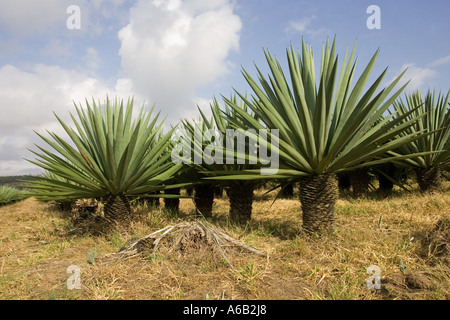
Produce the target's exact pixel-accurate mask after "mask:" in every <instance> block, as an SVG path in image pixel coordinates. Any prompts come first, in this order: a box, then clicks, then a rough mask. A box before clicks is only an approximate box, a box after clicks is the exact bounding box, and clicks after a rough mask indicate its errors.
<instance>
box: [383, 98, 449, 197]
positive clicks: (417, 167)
mask: <svg viewBox="0 0 450 320" xmlns="http://www.w3.org/2000/svg"><path fill="white" fill-rule="evenodd" d="M449 99H450V90H449V91H448V92H447V94H446V95H444V94H441V93H439V94H437V93H436V92H435V91H431V90H429V91H428V92H427V94H426V95H425V97H423V96H422V94H421V92H420V91H418V90H417V91H414V92H412V93H410V94H405V100H403V99H401V98H399V99H397V100H396V101H394V103H393V104H392V112H396V113H397V114H399V115H404V114H407V115H408V116H407V118H406V119H405V121H408V120H410V119H412V118H417V117H420V120H419V121H417V122H415V123H414V124H413V125H411V126H409V127H408V129H407V130H406V131H405V132H403V133H402V136H403V135H408V134H414V133H417V132H421V131H423V130H427V131H428V132H429V134H428V135H425V136H422V137H421V138H420V139H417V140H413V141H409V142H408V143H405V144H403V145H401V146H400V147H399V148H398V149H397V150H395V151H396V152H392V154H394V155H397V154H400V155H414V154H417V153H424V154H423V155H418V156H412V157H410V158H408V159H403V160H402V161H400V162H398V164H399V165H400V166H405V165H406V166H408V167H411V168H413V169H414V171H415V173H416V176H417V182H418V184H419V188H420V190H421V192H435V191H439V190H441V187H442V186H441V178H442V177H441V170H442V169H444V168H446V167H447V168H448V166H449V165H450V112H449V108H448V102H449ZM405 101H406V102H405Z"/></svg>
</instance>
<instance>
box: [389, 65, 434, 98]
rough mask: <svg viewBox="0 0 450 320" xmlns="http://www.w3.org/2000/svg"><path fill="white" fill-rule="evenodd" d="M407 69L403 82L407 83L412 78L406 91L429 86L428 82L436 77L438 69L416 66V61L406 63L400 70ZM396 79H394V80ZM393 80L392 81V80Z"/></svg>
mask: <svg viewBox="0 0 450 320" xmlns="http://www.w3.org/2000/svg"><path fill="white" fill-rule="evenodd" d="M405 69H408V70H407V71H406V73H405V74H404V75H403V77H402V80H401V83H402V84H405V83H406V82H407V81H408V80H410V82H409V84H408V86H407V87H406V89H405V90H406V91H409V92H410V91H414V90H418V89H424V88H425V87H426V88H427V87H429V85H427V82H428V81H430V80H431V79H433V78H434V77H436V75H437V72H436V70H433V69H430V68H422V67H418V66H416V64H414V63H407V64H404V65H403V66H402V67H401V68H400V70H401V72H402V71H403V70H405ZM393 80H394V79H392V81H393ZM392 81H391V82H392Z"/></svg>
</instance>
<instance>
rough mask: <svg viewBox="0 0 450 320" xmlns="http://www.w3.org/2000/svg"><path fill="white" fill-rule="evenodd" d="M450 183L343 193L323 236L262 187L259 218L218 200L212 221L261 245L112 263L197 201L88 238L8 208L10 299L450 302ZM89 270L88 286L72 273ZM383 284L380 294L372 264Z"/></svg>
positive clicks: (5, 262) (51, 215)
mask: <svg viewBox="0 0 450 320" xmlns="http://www.w3.org/2000/svg"><path fill="white" fill-rule="evenodd" d="M449 189H450V184H446V188H445V190H444V192H442V193H441V194H437V195H421V194H419V193H418V192H413V193H411V194H407V193H404V192H402V191H396V192H394V195H393V196H391V197H390V198H381V199H380V198H377V197H376V196H370V195H369V196H368V197H367V198H364V199H352V198H351V197H349V196H346V195H343V196H341V198H340V199H339V200H338V203H337V205H336V217H337V221H336V226H335V232H334V233H333V234H330V235H326V236H323V237H320V238H317V237H313V236H308V235H305V234H304V233H303V231H302V229H301V207H300V203H299V201H298V199H295V198H294V199H280V200H278V201H277V202H275V204H273V205H272V201H273V194H268V195H264V191H263V190H259V191H257V194H256V197H255V203H254V205H253V216H252V221H251V222H250V223H249V224H247V225H246V226H239V225H235V224H232V223H230V222H229V221H228V219H227V210H228V199H227V197H226V196H224V197H223V198H217V199H215V204H214V210H213V211H214V217H213V219H211V223H212V224H213V225H214V226H215V227H217V228H218V230H221V231H222V232H224V233H225V234H227V235H229V236H230V237H232V238H233V239H236V240H237V241H239V242H241V243H243V244H245V245H246V246H249V247H252V248H255V249H258V250H260V251H262V252H263V253H264V254H265V255H264V256H261V255H257V254H254V253H252V252H250V251H248V250H245V249H243V248H242V247H233V246H229V247H226V248H224V252H225V253H226V257H227V259H228V260H229V262H230V263H231V265H230V264H229V263H227V261H225V259H224V258H223V256H221V255H220V254H217V252H212V251H211V250H210V249H208V248H207V247H199V248H191V249H190V250H187V251H185V252H182V253H181V252H180V251H177V250H172V251H170V250H165V249H164V248H163V246H161V250H158V251H157V252H156V253H152V252H147V253H141V254H137V255H135V256H132V257H129V258H127V259H121V260H118V261H115V262H109V263H106V262H105V261H106V260H107V259H106V257H108V255H110V254H112V253H116V252H118V251H119V250H120V248H122V247H123V246H124V244H125V243H126V242H127V241H128V240H130V239H132V238H141V237H144V236H146V235H148V234H150V233H152V232H155V231H156V230H159V229H162V228H164V227H166V226H168V225H175V224H177V223H180V222H182V221H190V220H193V219H194V218H193V212H194V206H193V204H192V200H190V199H182V200H181V203H180V214H174V213H168V212H166V211H165V210H164V209H163V208H162V206H161V207H160V208H154V207H147V206H140V205H138V206H135V207H134V209H133V210H134V216H135V219H134V220H133V222H132V223H131V226H129V227H124V228H122V229H119V230H118V231H117V232H115V233H112V234H108V235H97V236H93V235H90V234H89V233H80V232H77V230H76V229H75V226H73V225H72V224H71V215H70V214H69V213H68V212H62V211H59V210H56V209H54V208H53V207H51V206H49V205H48V204H45V203H40V202H38V201H36V200H35V199H33V198H29V199H26V200H24V201H21V202H18V203H14V204H11V205H7V206H3V207H0V219H1V222H2V223H1V224H0V299H6V300H10V299H32V300H40V299H45V300H47V299H64V300H65V299H86V300H91V299H92V300H94V299H130V300H135V299H163V300H176V299H181V300H184V299H196V300H197V299H198V300H205V299H211V300H212V299H214V300H218V299H232V300H235V299H268V300H278V299H282V300H291V299H300V300H310V299H339V300H341V299H354V300H373V299H390V300H391V299H400V300H410V299H430V300H436V299H438V300H448V299H450V265H449V261H450V259H449V238H450V237H449V230H450V223H449V218H448V217H449V215H450V193H449ZM71 265H76V266H78V267H79V270H80V271H81V273H80V275H79V276H80V284H81V288H80V289H72V290H69V289H68V286H67V280H68V279H69V277H71V276H72V275H73V274H72V273H67V268H68V267H69V266H71ZM372 265H374V266H377V267H378V268H379V269H378V270H379V278H380V281H381V286H380V288H379V289H374V288H372V289H369V288H368V285H367V280H368V279H369V277H370V274H368V273H367V270H368V267H369V266H372Z"/></svg>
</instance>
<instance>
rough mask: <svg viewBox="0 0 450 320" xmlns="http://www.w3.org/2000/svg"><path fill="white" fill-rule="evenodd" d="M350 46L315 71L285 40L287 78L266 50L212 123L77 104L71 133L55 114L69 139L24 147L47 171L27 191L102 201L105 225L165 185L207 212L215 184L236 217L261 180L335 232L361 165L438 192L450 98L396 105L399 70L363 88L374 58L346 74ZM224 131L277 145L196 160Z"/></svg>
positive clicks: (214, 108)
mask: <svg viewBox="0 0 450 320" xmlns="http://www.w3.org/2000/svg"><path fill="white" fill-rule="evenodd" d="M355 48H356V43H355V46H354V47H353V49H352V50H351V51H350V52H349V50H348V49H347V51H346V52H345V55H344V58H343V60H342V61H339V60H338V56H337V54H336V42H335V40H334V41H333V43H332V44H331V45H330V44H329V41H328V40H327V42H326V45H324V46H323V48H322V55H321V61H320V70H319V73H317V72H316V70H315V61H314V58H313V50H312V48H311V47H310V46H309V45H307V44H306V43H305V42H304V41H302V47H301V50H299V51H296V50H295V49H294V47H293V46H292V45H291V47H290V48H288V49H287V50H286V54H287V63H288V70H287V71H284V70H283V69H282V67H281V64H280V63H279V61H278V60H277V59H276V58H275V57H273V56H272V55H271V53H270V52H269V51H265V52H264V53H265V57H266V60H267V63H268V67H269V70H270V72H269V75H268V76H265V75H264V74H263V72H262V71H261V70H260V69H259V68H258V67H256V70H257V79H255V78H254V77H253V76H252V75H251V74H250V73H249V72H247V70H245V69H243V70H242V73H243V76H244V78H245V80H246V81H247V83H248V85H249V86H250V88H251V95H250V96H247V95H246V94H245V95H244V94H243V93H241V92H238V91H236V92H235V93H234V94H233V95H231V96H230V97H225V96H222V99H223V103H224V104H223V106H221V105H220V103H219V102H218V101H217V99H214V101H213V103H212V104H211V113H212V117H211V118H208V117H207V116H205V113H204V112H203V111H202V110H200V115H199V118H198V119H195V120H194V119H187V120H182V121H181V123H180V124H178V126H176V127H173V128H172V130H170V131H169V132H167V133H163V130H162V122H158V116H159V114H157V115H156V116H154V115H153V108H152V110H150V112H146V111H145V110H144V108H141V110H140V113H139V114H138V116H137V117H136V118H135V119H134V120H133V116H132V111H133V100H128V103H127V104H126V106H124V105H123V101H119V100H117V99H116V100H114V101H110V100H109V99H108V100H107V101H106V103H105V104H104V105H103V107H102V106H101V105H100V103H95V101H93V102H92V103H89V102H88V101H86V108H85V109H83V108H81V106H80V107H78V106H75V107H76V115H77V117H75V116H73V115H71V116H72V120H73V122H74V125H75V128H71V127H69V126H68V125H66V124H65V123H64V122H63V121H62V120H61V119H60V118H59V117H57V119H58V120H59V122H60V124H61V125H62V127H63V128H64V130H65V131H66V132H67V134H68V136H69V138H70V141H65V140H64V139H62V138H61V137H59V136H58V135H56V134H55V133H51V132H49V135H50V137H51V138H52V139H49V138H47V137H44V136H43V135H40V134H39V136H40V137H41V138H42V139H43V141H45V142H46V143H47V144H48V146H50V147H51V148H52V150H51V151H50V149H48V148H47V149H45V148H42V147H39V146H38V149H39V150H40V152H36V151H33V152H34V153H35V155H36V156H37V159H36V160H31V162H32V163H34V164H36V165H37V166H39V167H41V168H43V169H44V170H46V172H47V173H49V174H45V175H43V176H42V177H41V178H40V179H39V180H36V181H33V182H31V183H30V184H29V188H30V189H32V191H33V195H34V196H35V197H36V198H37V199H38V200H43V201H49V200H57V201H68V200H76V199H79V198H100V197H101V198H103V199H104V200H105V206H104V214H105V218H106V219H105V220H106V221H107V222H108V224H114V223H115V222H116V221H119V220H123V219H126V218H127V217H128V216H129V215H130V214H131V209H130V202H129V198H130V197H136V196H143V197H147V196H148V197H154V196H156V195H155V193H158V192H160V191H166V192H164V193H159V194H158V195H157V196H158V197H166V198H177V197H179V195H177V194H173V192H172V194H171V193H170V192H169V190H174V189H175V190H177V189H179V188H181V187H186V186H189V185H193V186H194V189H195V195H194V198H193V199H194V203H195V204H196V207H197V211H198V212H199V213H201V214H203V215H204V216H205V217H209V216H211V214H212V203H213V197H214V193H213V190H214V188H215V187H216V186H221V187H226V188H227V190H228V191H227V193H228V196H229V199H230V217H231V218H232V219H234V220H237V221H239V222H245V221H248V220H249V219H250V218H251V210H252V202H253V190H254V188H255V187H257V186H258V185H259V184H260V183H263V182H266V181H271V180H273V181H277V183H280V184H281V186H282V187H284V186H288V185H291V184H292V183H298V185H299V189H300V196H299V198H300V199H299V200H300V203H301V208H302V221H303V228H304V230H305V231H307V232H317V233H322V232H328V231H331V230H333V224H334V221H335V215H334V207H335V203H336V200H337V198H338V184H337V179H336V175H337V174H340V173H345V172H350V173H352V174H353V175H354V176H356V175H357V174H356V173H358V172H363V173H364V171H365V169H366V168H369V167H374V166H379V165H383V164H394V165H396V166H399V167H402V166H403V167H413V168H414V169H415V170H416V172H417V178H418V182H419V186H420V188H421V190H422V191H424V192H427V191H428V190H436V189H439V170H441V169H442V168H448V166H449V162H450V151H449V149H450V148H449V147H450V145H449V143H450V139H449V135H450V116H449V112H448V107H447V105H448V102H449V95H450V91H449V93H448V94H447V95H446V96H444V95H441V94H439V95H436V94H435V93H434V92H431V91H429V92H428V93H427V94H426V96H425V99H423V98H422V96H421V94H420V93H419V92H418V91H417V92H414V93H411V94H409V95H405V98H406V102H404V100H402V98H401V97H400V95H401V93H402V92H403V90H404V89H405V87H406V86H407V83H406V84H405V85H403V86H401V87H400V88H398V84H399V82H400V79H401V78H402V76H403V74H404V72H403V73H402V74H401V75H400V76H398V77H397V78H396V79H395V80H394V81H392V82H391V83H390V84H389V85H388V86H387V87H386V88H382V89H381V90H379V87H380V85H381V83H382V81H383V79H384V77H385V75H386V73H387V69H385V70H384V71H383V72H382V73H381V74H380V75H379V76H378V77H377V78H376V79H375V81H374V82H373V83H371V84H370V85H369V86H368V89H365V88H366V86H367V84H368V81H369V77H370V75H371V73H372V69H373V67H374V65H375V61H376V59H377V57H378V54H379V53H378V51H377V52H375V54H374V55H373V57H372V58H371V60H370V61H369V63H368V64H367V66H366V67H365V69H364V70H363V71H362V73H361V74H360V75H359V77H356V75H355V71H356V59H355ZM355 78H356V79H355ZM354 80H355V81H354ZM230 129H233V130H242V131H245V132H249V131H251V132H256V131H257V130H266V132H267V135H268V139H267V141H269V140H270V141H275V140H274V139H276V141H277V148H276V150H275V148H274V147H273V144H270V143H264V144H261V143H260V144H258V143H256V144H254V143H253V144H252V142H250V140H245V141H247V142H245V143H244V145H243V149H241V151H240V152H238V151H234V149H233V154H231V155H230V154H229V152H227V154H224V153H223V154H217V152H216V153H209V156H210V158H211V157H213V158H215V159H216V160H217V159H218V158H222V160H223V159H224V158H225V157H228V158H227V159H229V157H230V156H231V159H233V160H235V161H234V162H233V161H231V162H226V161H211V159H208V157H205V152H204V150H206V149H207V148H208V147H210V146H211V145H214V143H216V144H217V143H218V140H220V139H221V137H220V135H222V138H223V140H226V139H227V134H226V133H227V132H228V131H227V130H230ZM252 130H253V131H252ZM199 132H200V134H206V133H209V138H207V139H200V140H198V139H195V137H196V135H198V134H199ZM210 132H219V136H217V134H215V135H214V134H210ZM274 132H276V133H277V134H276V136H275V135H274ZM234 138H236V137H235V136H233V137H232V138H231V139H234ZM181 141H184V145H185V146H188V147H187V148H188V150H187V151H188V153H190V154H191V155H194V157H195V156H197V159H201V160H200V161H197V162H193V161H192V159H190V160H189V159H187V160H189V161H181V159H182V155H180V152H181V151H180V150H176V151H175V153H176V155H177V156H180V158H179V159H178V160H180V161H174V159H173V155H174V148H175V147H176V146H177V145H179V144H180V142H181ZM199 141H200V142H199ZM252 141H256V140H252ZM262 147H264V148H265V149H266V152H269V153H270V152H272V153H274V152H276V153H277V157H278V168H277V170H275V171H273V172H272V173H271V174H267V173H266V174H261V168H262V163H263V162H262V161H259V162H258V161H252V160H255V158H258V156H259V153H258V150H257V149H258V148H262ZM255 148H256V151H255ZM183 151H186V150H183ZM238 159H240V160H241V161H237V160H238ZM242 159H244V160H245V161H242ZM183 160H186V159H183ZM219 160H220V159H219ZM175 193H176V192H175Z"/></svg>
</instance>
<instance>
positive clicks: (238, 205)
mask: <svg viewBox="0 0 450 320" xmlns="http://www.w3.org/2000/svg"><path fill="white" fill-rule="evenodd" d="M253 190H254V186H252V185H245V186H240V185H236V186H232V187H230V188H229V189H228V190H227V194H228V197H229V198H230V219H231V220H233V221H236V222H238V223H242V224H243V223H246V222H247V221H249V220H250V219H251V216H252V206H253Z"/></svg>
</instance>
